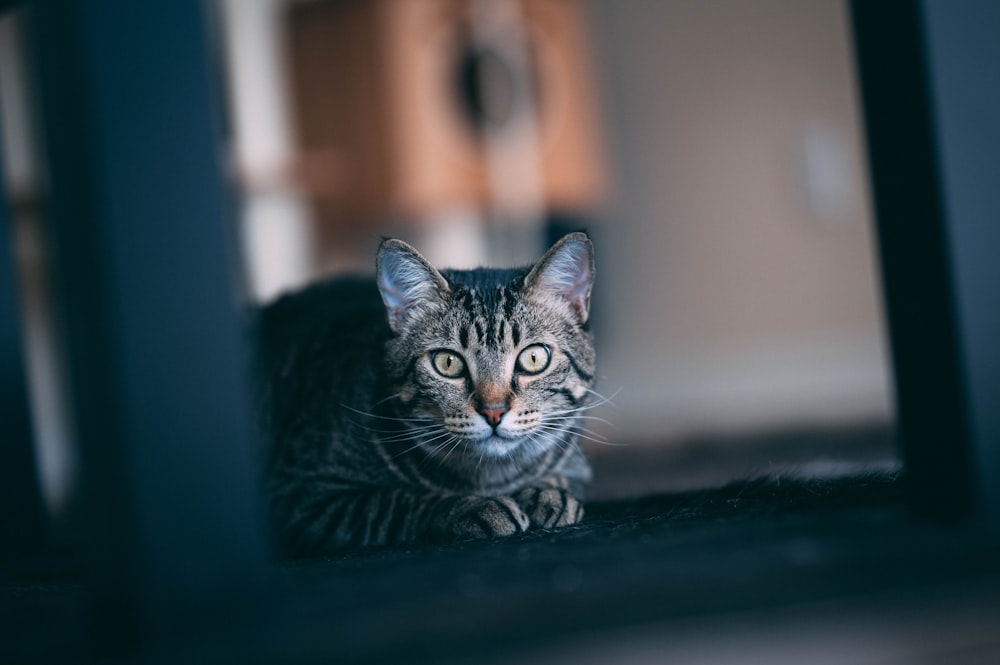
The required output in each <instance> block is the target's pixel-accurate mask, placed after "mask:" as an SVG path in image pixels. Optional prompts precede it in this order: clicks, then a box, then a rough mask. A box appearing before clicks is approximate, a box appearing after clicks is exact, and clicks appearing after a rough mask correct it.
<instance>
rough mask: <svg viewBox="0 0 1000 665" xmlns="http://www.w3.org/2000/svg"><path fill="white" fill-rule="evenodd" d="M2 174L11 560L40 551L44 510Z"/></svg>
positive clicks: (3, 546)
mask: <svg viewBox="0 0 1000 665" xmlns="http://www.w3.org/2000/svg"><path fill="white" fill-rule="evenodd" d="M2 154H3V143H2V141H0V155H2ZM3 172H4V164H3V159H0V559H9V558H19V557H22V556H30V555H36V554H38V553H39V552H40V551H41V549H42V545H43V543H44V536H45V511H44V506H43V503H42V499H41V492H40V487H39V483H38V476H37V470H36V467H35V452H34V448H33V440H32V429H31V417H30V411H29V408H28V392H27V382H26V379H27V376H26V374H25V370H24V346H23V344H22V338H21V329H20V321H21V317H20V316H19V312H20V307H19V297H18V288H17V271H16V265H15V261H14V228H13V220H12V219H11V217H10V208H9V207H8V205H7V195H6V189H5V187H4V185H5V179H4V173H3Z"/></svg>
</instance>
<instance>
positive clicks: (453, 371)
mask: <svg viewBox="0 0 1000 665" xmlns="http://www.w3.org/2000/svg"><path fill="white" fill-rule="evenodd" d="M431 364H432V365H434V369H435V370H437V373H438V374H440V375H441V376H446V377H448V378H449V379H454V378H455V377H458V376H462V372H464V371H465V361H464V360H462V356H460V355H458V354H457V353H455V352H454V351H435V352H433V353H432V354H431Z"/></svg>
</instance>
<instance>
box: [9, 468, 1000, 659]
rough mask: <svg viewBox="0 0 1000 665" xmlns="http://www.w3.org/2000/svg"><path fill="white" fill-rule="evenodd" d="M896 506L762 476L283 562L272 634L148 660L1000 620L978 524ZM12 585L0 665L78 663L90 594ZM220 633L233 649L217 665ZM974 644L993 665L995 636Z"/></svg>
mask: <svg viewBox="0 0 1000 665" xmlns="http://www.w3.org/2000/svg"><path fill="white" fill-rule="evenodd" d="M904 496H905V480H904V479H903V478H902V477H900V476H899V475H898V474H896V473H867V474H862V475H855V476H846V477H840V478H833V479H826V480H817V479H811V480H807V479H802V478H793V477H786V478H782V477H759V478H753V479H748V480H744V481H740V482H734V483H730V484H728V485H726V486H724V487H721V488H718V489H706V490H692V491H686V492H677V493H666V494H659V495H652V496H645V497H641V498H636V499H629V500H620V501H606V502H595V503H591V504H589V505H588V507H587V511H588V517H587V519H586V520H585V521H584V522H583V523H582V524H580V525H578V526H574V527H569V528H566V529H562V530H558V531H552V532H541V531H540V532H529V533H526V534H523V535H520V536H516V537H512V538H508V539H504V540H500V541H493V542H467V543H456V544H450V545H435V546H432V545H427V546H418V547H410V548H387V549H378V550H369V551H355V552H348V553H344V554H341V555H337V556H331V557H326V558H319V559H306V560H298V561H285V562H283V563H281V564H280V573H281V574H280V581H279V583H278V585H277V588H276V589H275V595H274V596H273V597H271V598H268V599H267V600H266V601H262V602H267V603H268V608H267V609H268V611H267V616H268V619H267V630H261V626H253V627H252V628H250V629H247V628H246V626H244V625H239V624H237V625H230V622H226V621H223V622H222V628H221V629H219V628H218V627H217V629H216V630H215V631H214V632H213V633H212V634H211V635H210V636H202V638H201V639H197V640H184V639H178V640H177V641H175V642H173V643H171V644H169V645H168V646H167V647H166V648H165V649H164V650H163V651H161V652H159V653H157V657H158V660H155V662H195V660H205V659H216V658H217V659H218V660H215V661H214V662H287V663H300V662H301V663H310V662H338V663H347V662H359V663H360V662H365V663H372V662H387V663H388V662H404V661H405V662H411V663H412V662H470V661H478V660H480V659H487V658H488V659H493V660H495V661H497V662H503V661H504V660H505V659H508V658H509V659H510V660H511V661H512V662H517V661H518V659H519V658H521V657H522V655H526V654H527V655H530V654H531V653H533V651H534V650H535V649H539V648H543V647H544V648H548V649H558V648H559V647H560V645H561V646H562V647H564V648H569V647H571V646H572V645H573V644H574V643H575V641H576V640H577V639H580V638H584V637H587V636H588V635H590V633H591V631H593V630H595V629H600V630H601V631H602V633H601V634H603V635H604V636H605V639H604V642H603V644H606V645H608V646H609V648H610V647H611V646H613V645H614V644H616V643H615V633H614V631H615V630H616V629H620V628H623V627H629V626H642V625H645V624H646V623H648V622H654V621H673V620H678V619H682V618H683V619H690V618H697V617H703V616H716V615H726V614H729V613H734V612H751V611H752V612H764V611H767V610H768V608H776V607H787V606H794V605H795V604H796V603H805V602H811V603H815V602H819V601H843V600H845V599H848V600H850V601H851V602H854V603H861V604H862V605H864V604H865V603H868V602H870V599H871V598H876V597H879V596H878V595H879V594H890V595H891V594H895V593H898V592H900V591H901V590H908V591H909V592H911V593H918V594H923V597H927V594H931V593H946V594H948V597H949V599H950V602H952V603H954V604H955V609H954V610H953V611H955V612H959V613H961V612H962V611H963V609H962V608H963V607H965V605H963V603H964V602H966V598H967V599H968V603H970V604H969V605H968V612H969V617H970V619H972V618H973V617H975V618H978V619H981V618H982V617H983V616H991V615H990V614H989V612H992V616H1000V597H997V596H993V601H992V602H987V603H986V610H988V611H987V613H986V614H984V609H983V606H982V605H983V599H982V598H979V597H978V596H976V595H975V594H970V593H968V592H967V591H961V589H977V588H978V589H982V588H984V586H983V585H988V584H995V582H996V579H997V577H996V576H997V574H998V573H1000V570H998V566H997V562H998V561H1000V540H998V539H997V538H996V537H995V536H992V535H985V534H984V533H983V532H982V531H981V530H979V529H977V528H975V527H974V526H973V525H969V524H937V523H928V522H926V521H918V520H915V519H913V518H912V517H910V515H909V514H908V513H907V511H906V509H905V507H904V501H903V499H904ZM5 581H6V584H5V585H4V587H5V591H4V602H3V615H2V616H0V621H2V624H3V625H4V626H5V632H7V634H8V635H9V636H10V638H9V639H5V640H4V641H3V644H4V647H3V652H0V657H2V659H3V661H4V662H11V663H17V662H33V663H39V662H69V661H68V660H67V659H73V658H74V656H76V655H79V654H81V653H85V652H86V648H87V644H86V631H85V626H86V624H87V620H86V619H87V616H86V613H85V608H86V597H87V594H86V592H85V588H84V587H83V586H82V585H81V584H80V583H79V580H78V579H77V578H76V575H75V574H74V573H73V571H71V570H66V569H64V570H62V571H58V570H48V571H44V572H43V571H41V569H40V568H38V567H37V563H36V564H35V567H34V568H33V569H24V570H21V571H20V572H19V573H16V574H13V575H10V576H8V579H7V580H5ZM960 582H965V583H967V584H966V585H965V586H962V587H961V588H960V590H959V591H953V590H951V589H952V587H951V586H949V585H954V584H956V583H960ZM941 589H944V591H941ZM935 590H937V591H935ZM963 594H964V595H963ZM973 600H975V603H976V604H975V606H974V607H973V606H972V604H971V603H972V602H973ZM900 611H904V612H905V611H906V606H903V607H902V608H901V610H900ZM228 629H233V630H236V631H237V633H236V635H237V639H236V640H235V644H237V645H238V646H236V647H234V646H233V643H231V642H230V643H228V644H229V646H228V647H226V649H225V652H224V653H219V652H217V651H216V649H217V648H218V647H219V645H220V644H227V642H226V640H227V638H228V637H232V635H231V634H229V633H228ZM826 630H827V631H835V630H836V624H835V623H832V624H828V625H827V626H826ZM947 637H948V635H947V634H940V635H933V634H912V635H911V636H910V638H911V640H910V641H909V642H908V643H907V644H908V648H910V649H916V650H917V652H920V653H935V651H936V650H938V649H939V648H944V647H947V648H948V649H952V648H958V647H956V646H954V645H951V643H950V642H949V643H945V642H944V640H945V639H946V638H947ZM973 637H975V639H977V640H980V642H979V643H978V645H979V646H978V647H977V648H981V649H988V651H986V652H985V653H990V654H994V655H997V654H1000V640H998V639H997V638H996V636H995V635H992V634H981V632H979V633H975V635H974V636H973ZM588 639H592V637H591V638H588ZM969 639H972V637H970V638H969ZM963 644H964V643H963ZM619 646H620V645H619ZM963 648H964V647H963ZM555 653H558V650H557V651H556V652H555ZM945 660H947V657H946V658H945ZM890 662H895V661H890ZM948 662H963V661H948Z"/></svg>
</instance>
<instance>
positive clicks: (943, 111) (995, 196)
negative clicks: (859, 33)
mask: <svg viewBox="0 0 1000 665" xmlns="http://www.w3.org/2000/svg"><path fill="white" fill-rule="evenodd" d="M923 7H924V11H923V22H924V26H925V31H926V35H927V37H926V43H927V62H928V72H929V79H930V84H931V90H932V92H933V100H934V107H933V111H934V117H935V121H936V128H937V135H936V143H937V146H938V155H939V161H938V165H939V174H940V179H941V184H942V186H943V189H944V192H945V196H944V212H945V230H946V242H947V244H946V246H947V247H948V248H949V250H950V252H951V262H952V265H953V274H952V289H953V292H954V299H955V301H954V307H955V322H956V325H957V329H958V336H959V349H960V354H961V356H960V357H961V362H962V379H963V381H964V389H965V390H964V394H965V398H966V404H965V410H966V419H967V423H968V434H969V440H970V443H971V454H972V459H973V462H974V464H975V473H974V475H973V478H972V480H973V482H974V483H975V486H976V487H977V489H978V495H977V498H978V499H979V501H980V504H981V508H982V509H983V511H984V512H985V514H986V515H987V516H988V517H989V519H990V521H991V522H992V523H993V524H994V525H1000V4H998V3H997V2H994V1H993V0H962V1H960V2H955V1H954V0H952V1H947V0H932V1H928V2H925V3H924V6H923Z"/></svg>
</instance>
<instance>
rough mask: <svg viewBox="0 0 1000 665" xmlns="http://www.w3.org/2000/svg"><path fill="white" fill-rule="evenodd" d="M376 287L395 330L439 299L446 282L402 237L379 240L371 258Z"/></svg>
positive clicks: (446, 290)
mask: <svg viewBox="0 0 1000 665" xmlns="http://www.w3.org/2000/svg"><path fill="white" fill-rule="evenodd" d="M375 272H376V281H377V283H378V290H379V292H380V293H381V294H382V302H383V303H385V311H386V317H387V318H388V320H389V327H390V328H392V330H393V332H396V333H399V332H401V331H402V329H403V328H405V327H406V324H407V323H408V322H409V321H410V320H411V319H412V318H413V317H414V315H415V314H417V313H418V312H419V311H421V310H422V309H425V308H427V307H429V306H431V305H433V304H435V303H438V302H440V301H441V299H442V298H443V297H444V295H445V294H446V293H447V292H448V291H449V287H448V282H447V281H445V278H444V277H442V276H441V273H439V272H438V271H437V270H435V269H434V267H433V266H431V264H429V263H428V262H427V261H426V260H425V259H424V257H422V256H421V255H420V253H419V252H418V251H417V250H415V249H413V248H412V247H410V246H409V245H407V244H406V243H405V242H403V241H402V240H396V239H394V238H389V239H386V240H383V241H382V244H381V245H380V246H379V248H378V256H377V257H376V259H375Z"/></svg>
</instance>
